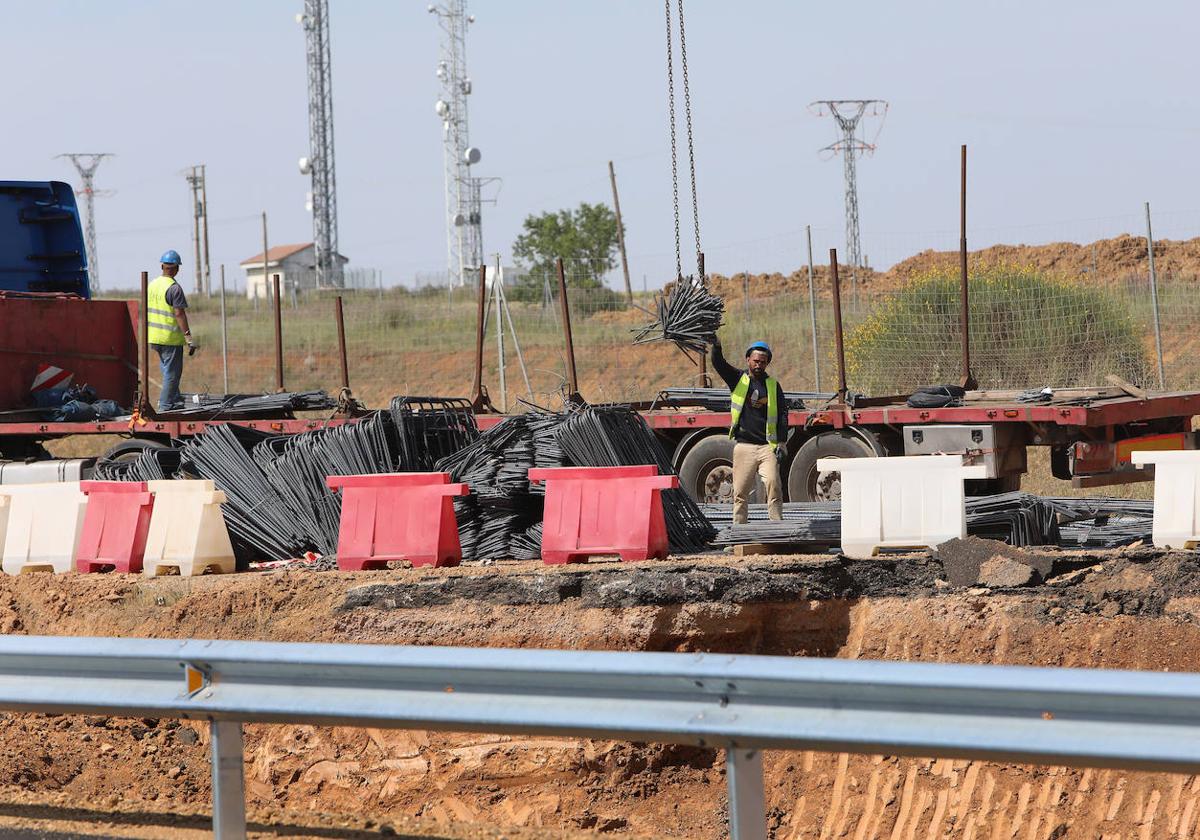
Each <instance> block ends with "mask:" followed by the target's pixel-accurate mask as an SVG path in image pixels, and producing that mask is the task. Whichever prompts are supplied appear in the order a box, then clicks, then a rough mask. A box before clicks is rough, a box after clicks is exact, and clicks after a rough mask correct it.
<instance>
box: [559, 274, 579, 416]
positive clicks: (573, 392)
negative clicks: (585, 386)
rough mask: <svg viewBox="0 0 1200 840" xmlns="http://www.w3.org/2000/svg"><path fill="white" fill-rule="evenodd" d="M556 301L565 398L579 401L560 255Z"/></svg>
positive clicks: (567, 302)
mask: <svg viewBox="0 0 1200 840" xmlns="http://www.w3.org/2000/svg"><path fill="white" fill-rule="evenodd" d="M558 302H559V306H560V307H562V324H563V338H564V340H565V341H566V347H567V387H568V388H569V389H570V393H568V394H567V399H568V400H569V401H571V402H581V398H580V396H579V377H578V376H577V375H576V373H575V340H574V338H573V337H572V335H571V304H570V301H568V300H567V274H566V271H565V269H564V268H563V261H562V257H559V258H558Z"/></svg>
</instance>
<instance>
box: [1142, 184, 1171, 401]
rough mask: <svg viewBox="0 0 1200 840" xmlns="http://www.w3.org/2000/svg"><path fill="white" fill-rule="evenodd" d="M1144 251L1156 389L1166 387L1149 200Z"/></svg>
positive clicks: (1163, 389)
mask: <svg viewBox="0 0 1200 840" xmlns="http://www.w3.org/2000/svg"><path fill="white" fill-rule="evenodd" d="M1146 253H1147V254H1148V255H1149V257H1150V303H1151V305H1152V306H1153V307H1154V351H1155V353H1157V354H1158V390H1160V391H1165V390H1166V389H1167V384H1166V376H1165V375H1164V373H1163V351H1162V329H1161V328H1160V326H1159V323H1158V275H1157V274H1155V273H1154V234H1153V232H1151V230H1150V202H1149V201H1147V202H1146Z"/></svg>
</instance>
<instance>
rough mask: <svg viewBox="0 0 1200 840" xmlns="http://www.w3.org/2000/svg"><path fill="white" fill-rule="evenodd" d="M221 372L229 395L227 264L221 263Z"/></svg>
mask: <svg viewBox="0 0 1200 840" xmlns="http://www.w3.org/2000/svg"><path fill="white" fill-rule="evenodd" d="M221 372H222V375H223V377H224V382H225V393H226V394H228V393H229V326H228V324H227V323H226V321H225V263H221Z"/></svg>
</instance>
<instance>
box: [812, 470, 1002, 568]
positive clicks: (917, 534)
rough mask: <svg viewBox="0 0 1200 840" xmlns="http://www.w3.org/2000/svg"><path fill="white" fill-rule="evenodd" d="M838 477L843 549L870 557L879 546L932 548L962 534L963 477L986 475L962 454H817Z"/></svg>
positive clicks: (964, 525) (852, 554) (964, 521)
mask: <svg viewBox="0 0 1200 840" xmlns="http://www.w3.org/2000/svg"><path fill="white" fill-rule="evenodd" d="M817 469H818V470H821V471H823V472H839V473H841V476H842V482H841V483H842V553H843V554H845V555H846V556H847V557H858V558H866V557H874V556H875V555H876V554H877V553H878V551H879V549H881V548H914V549H916V548H930V549H932V548H935V547H936V546H938V545H940V544H941V543H944V542H946V541H947V540H952V539H954V538H955V537H965V536H966V535H967V514H966V497H965V495H964V493H963V479H965V478H987V467H985V466H982V465H981V466H971V467H965V466H963V463H962V456H961V455H910V456H897V457H895V458H821V459H820V460H819V461H817Z"/></svg>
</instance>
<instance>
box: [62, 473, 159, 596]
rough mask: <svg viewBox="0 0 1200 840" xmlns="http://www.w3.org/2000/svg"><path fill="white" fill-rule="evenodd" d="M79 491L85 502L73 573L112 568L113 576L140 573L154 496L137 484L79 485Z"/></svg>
mask: <svg viewBox="0 0 1200 840" xmlns="http://www.w3.org/2000/svg"><path fill="white" fill-rule="evenodd" d="M79 489H80V490H81V491H82V492H83V493H85V494H87V497H88V500H87V510H86V511H85V512H84V514H83V534H82V535H81V536H80V538H79V548H78V549H76V551H75V568H76V570H78V571H80V572H84V573H87V572H102V571H104V569H105V567H107V566H112V568H113V571H116V572H127V573H134V574H136V573H138V572H140V571H142V558H143V556H144V555H145V553H146V534H147V533H148V532H149V530H150V514H151V513H152V512H153V509H154V494H153V493H150V492H149V491H147V489H146V485H145V483H144V482H140V481H81V482H79Z"/></svg>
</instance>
